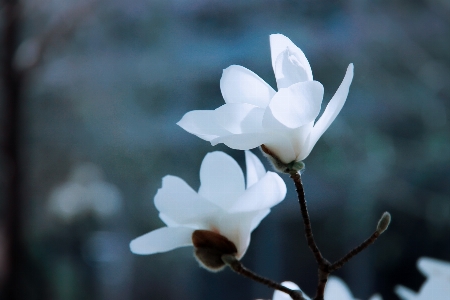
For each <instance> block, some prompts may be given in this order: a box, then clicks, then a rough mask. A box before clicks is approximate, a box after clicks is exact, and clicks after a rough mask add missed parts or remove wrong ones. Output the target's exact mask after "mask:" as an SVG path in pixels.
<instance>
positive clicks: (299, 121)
mask: <svg viewBox="0 0 450 300" xmlns="http://www.w3.org/2000/svg"><path fill="white" fill-rule="evenodd" d="M322 98H323V86H322V84H321V83H320V82H318V81H305V82H299V83H296V84H294V85H291V86H290V87H289V88H286V89H281V90H279V91H278V93H277V94H276V95H275V96H274V97H273V99H272V101H271V102H270V104H269V109H270V110H271V112H272V114H273V116H274V117H275V118H276V119H277V120H278V121H279V122H280V123H282V124H283V125H285V126H287V127H289V128H297V127H300V126H302V125H305V124H308V123H309V122H311V121H313V120H314V119H315V118H316V117H317V115H318V114H319V112H320V105H321V104H322Z"/></svg>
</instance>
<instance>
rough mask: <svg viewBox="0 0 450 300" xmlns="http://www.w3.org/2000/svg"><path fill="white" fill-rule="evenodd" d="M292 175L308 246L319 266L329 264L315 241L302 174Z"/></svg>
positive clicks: (294, 173)
mask: <svg viewBox="0 0 450 300" xmlns="http://www.w3.org/2000/svg"><path fill="white" fill-rule="evenodd" d="M290 175H291V178H292V180H294V184H295V188H296V191H297V195H298V202H299V204H300V211H301V213H302V217H303V224H304V225H305V236H306V240H307V242H308V246H309V248H310V249H311V251H312V253H313V255H314V257H315V259H316V261H317V263H318V264H319V265H321V264H329V263H328V261H327V260H326V259H325V258H323V256H322V253H320V250H319V247H317V245H316V241H315V240H314V236H313V233H312V227H311V221H310V220H309V214H308V207H307V206H306V199H305V191H304V190H303V184H302V179H301V177H300V174H299V173H298V172H291V173H290Z"/></svg>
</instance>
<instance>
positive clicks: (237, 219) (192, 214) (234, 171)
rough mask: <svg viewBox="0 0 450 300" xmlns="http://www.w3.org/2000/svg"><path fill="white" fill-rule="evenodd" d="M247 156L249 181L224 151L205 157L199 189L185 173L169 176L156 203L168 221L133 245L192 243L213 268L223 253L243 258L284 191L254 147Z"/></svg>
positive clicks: (162, 248)
mask: <svg viewBox="0 0 450 300" xmlns="http://www.w3.org/2000/svg"><path fill="white" fill-rule="evenodd" d="M245 158H246V168H247V186H246V185H245V181H244V174H243V173H242V170H241V168H240V167H239V165H238V164H237V163H236V161H235V160H234V159H233V158H231V157H230V156H228V155H227V154H225V153H223V152H211V153H208V154H207V155H206V156H205V158H204V159H203V162H202V165H201V167H200V182H201V184H200V189H199V190H198V193H197V192H195V191H194V190H193V189H192V188H190V187H189V186H188V185H187V184H186V182H184V181H183V180H182V179H181V178H178V177H175V176H171V175H168V176H165V177H164V178H163V184H162V187H161V188H160V189H159V190H158V193H157V194H156V196H155V206H156V208H157V209H158V210H159V212H160V213H159V217H160V218H161V220H162V221H163V222H164V223H166V225H167V226H166V227H162V228H159V229H156V230H154V231H151V232H149V233H147V234H144V235H142V236H140V237H138V238H136V239H134V240H133V241H131V243H130V249H131V251H132V252H133V253H135V254H153V253H158V252H166V251H169V250H172V249H175V248H178V247H183V246H191V245H194V246H195V248H196V249H195V254H196V258H197V259H198V260H199V262H200V263H202V264H203V266H204V267H206V268H208V269H210V270H219V269H221V268H222V267H223V266H224V265H223V262H222V260H221V255H222V254H232V255H235V256H236V258H237V259H240V258H242V256H243V255H244V253H245V251H246V250H247V248H248V246H249V243H250V234H251V232H252V231H253V230H254V229H255V228H256V227H257V226H258V224H259V223H260V222H261V220H262V219H263V218H264V217H265V216H266V215H267V214H268V213H269V212H270V208H271V207H272V206H274V205H276V204H278V203H279V202H280V201H282V200H283V199H284V197H285V195H286V185H285V184H284V181H283V180H282V179H281V178H280V176H278V174H276V173H273V172H266V171H265V169H264V166H263V165H262V163H261V161H260V160H259V159H258V158H257V157H256V155H254V154H253V153H251V152H250V151H246V152H245ZM211 253H212V254H214V255H213V257H211ZM211 260H213V261H211Z"/></svg>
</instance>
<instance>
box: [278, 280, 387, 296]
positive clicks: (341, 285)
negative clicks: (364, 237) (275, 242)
mask: <svg viewBox="0 0 450 300" xmlns="http://www.w3.org/2000/svg"><path fill="white" fill-rule="evenodd" d="M282 285H284V286H285V287H287V288H290V289H291V290H300V288H299V287H298V286H297V285H296V284H295V283H293V282H290V281H285V282H283V283H282ZM303 297H304V298H305V299H306V300H310V298H309V297H308V296H306V295H303ZM290 299H291V297H289V295H287V294H286V293H283V292H280V291H275V293H274V294H273V300H290ZM324 299H325V300H356V299H355V298H353V295H352V293H351V292H350V289H349V288H348V287H347V285H346V284H345V282H344V281H343V280H342V279H340V278H339V277H335V276H330V277H329V278H328V282H327V285H326V287H325V294H324ZM369 300H382V298H381V297H380V296H379V295H373V296H372V297H370V299H369Z"/></svg>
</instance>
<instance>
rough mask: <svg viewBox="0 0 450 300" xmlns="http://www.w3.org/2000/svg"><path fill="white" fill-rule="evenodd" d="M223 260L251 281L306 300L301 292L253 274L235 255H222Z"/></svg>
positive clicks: (293, 297)
mask: <svg viewBox="0 0 450 300" xmlns="http://www.w3.org/2000/svg"><path fill="white" fill-rule="evenodd" d="M222 260H223V262H224V263H226V264H227V265H228V266H229V267H230V268H231V269H232V270H233V271H235V272H236V273H238V274H240V275H242V276H245V277H247V278H250V279H251V280H254V281H256V282H259V283H262V284H264V285H266V286H268V287H270V288H273V289H276V290H279V291H282V292H284V293H286V294H288V295H289V296H291V298H292V299H294V300H305V298H304V297H303V295H302V293H301V292H300V291H294V290H291V289H289V288H287V287H285V286H283V285H281V284H279V283H277V282H275V281H273V280H270V279H268V278H265V277H262V276H259V275H258V274H255V273H253V272H252V271H250V270H249V269H247V268H245V267H244V266H243V265H242V263H241V262H240V261H239V260H237V259H236V257H234V256H233V255H222Z"/></svg>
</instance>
